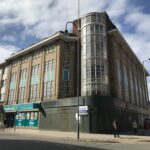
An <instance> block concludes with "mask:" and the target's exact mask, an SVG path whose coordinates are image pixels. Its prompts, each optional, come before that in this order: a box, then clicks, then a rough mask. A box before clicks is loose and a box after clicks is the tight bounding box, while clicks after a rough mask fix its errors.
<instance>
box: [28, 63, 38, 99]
mask: <svg viewBox="0 0 150 150" xmlns="http://www.w3.org/2000/svg"><path fill="white" fill-rule="evenodd" d="M39 82H40V65H35V66H33V67H32V77H31V85H30V100H31V101H36V100H37V98H38V97H39Z"/></svg>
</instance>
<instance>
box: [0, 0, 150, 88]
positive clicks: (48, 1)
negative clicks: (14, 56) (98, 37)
mask: <svg viewBox="0 0 150 150" xmlns="http://www.w3.org/2000/svg"><path fill="white" fill-rule="evenodd" d="M77 1H78V0H73V1H72V0H20V1H19V0H0V37H1V38H0V53H1V55H0V61H2V60H3V59H5V58H6V57H8V56H9V55H10V54H11V53H13V52H15V51H18V50H20V49H23V48H26V47H28V46H29V45H31V44H33V43H35V42H37V41H39V40H40V39H42V38H44V37H47V36H49V35H51V34H53V33H55V32H57V31H59V30H64V28H65V23H66V22H67V21H68V20H73V19H76V18H77ZM80 3H81V10H80V16H82V15H83V14H85V13H87V12H91V11H99V12H101V11H106V12H107V13H108V15H109V16H110V18H111V19H112V21H113V22H114V24H115V25H116V26H117V27H118V29H119V30H120V32H121V33H122V34H123V36H124V37H125V39H126V40H127V42H128V43H129V45H130V46H131V47H132V49H133V51H134V52H135V54H136V55H137V56H138V58H139V60H140V61H142V60H145V59H148V58H149V57H150V30H149V26H150V3H149V0H80ZM145 67H146V69H147V70H148V71H149V73H150V62H147V63H145ZM148 84H149V89H150V79H149V80H148ZM149 91H150V90H149Z"/></svg>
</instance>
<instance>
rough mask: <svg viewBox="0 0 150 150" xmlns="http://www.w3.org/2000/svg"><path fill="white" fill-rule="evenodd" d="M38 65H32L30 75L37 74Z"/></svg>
mask: <svg viewBox="0 0 150 150" xmlns="http://www.w3.org/2000/svg"><path fill="white" fill-rule="evenodd" d="M39 71H40V65H35V66H33V67H32V75H35V74H39Z"/></svg>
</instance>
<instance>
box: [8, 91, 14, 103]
mask: <svg viewBox="0 0 150 150" xmlns="http://www.w3.org/2000/svg"><path fill="white" fill-rule="evenodd" d="M14 98H15V90H14V89H12V90H10V91H9V98H8V104H13V102H14Z"/></svg>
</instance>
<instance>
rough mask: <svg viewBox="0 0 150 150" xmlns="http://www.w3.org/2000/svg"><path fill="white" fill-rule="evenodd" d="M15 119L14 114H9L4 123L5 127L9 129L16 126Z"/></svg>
mask: <svg viewBox="0 0 150 150" xmlns="http://www.w3.org/2000/svg"><path fill="white" fill-rule="evenodd" d="M14 118H15V114H14V113H7V114H6V115H5V122H4V124H5V126H6V127H8V128H9V127H10V128H11V127H13V126H14Z"/></svg>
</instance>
